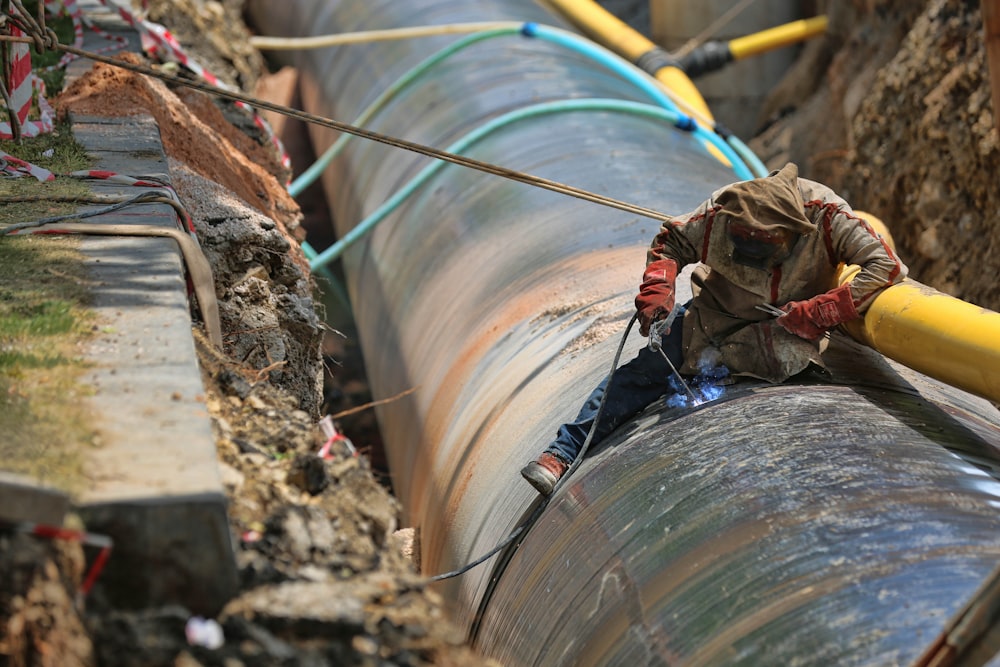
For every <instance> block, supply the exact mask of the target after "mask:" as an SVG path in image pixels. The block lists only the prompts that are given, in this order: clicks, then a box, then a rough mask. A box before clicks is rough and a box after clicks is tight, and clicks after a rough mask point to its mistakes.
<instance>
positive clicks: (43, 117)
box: [0, 23, 55, 139]
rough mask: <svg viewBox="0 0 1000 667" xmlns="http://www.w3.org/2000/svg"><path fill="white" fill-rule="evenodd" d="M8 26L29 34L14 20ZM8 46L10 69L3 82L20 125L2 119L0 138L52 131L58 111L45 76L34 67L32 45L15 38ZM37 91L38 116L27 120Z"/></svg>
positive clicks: (12, 30)
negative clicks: (49, 97) (48, 97)
mask: <svg viewBox="0 0 1000 667" xmlns="http://www.w3.org/2000/svg"><path fill="white" fill-rule="evenodd" d="M9 30H10V34H11V36H13V37H25V36H26V34H25V33H24V31H22V30H21V29H20V28H18V27H17V26H16V25H14V24H13V23H11V24H9ZM6 47H7V48H8V49H9V51H8V53H9V59H10V70H9V75H8V77H7V78H6V79H5V81H4V82H3V83H4V87H5V88H6V89H7V92H8V96H9V98H10V108H11V110H13V112H14V117H15V122H16V123H17V124H18V127H17V128H14V127H12V126H11V122H10V121H3V122H0V139H13V138H15V137H18V136H24V137H37V136H38V135H39V134H42V133H43V132H51V131H52V128H53V127H54V121H53V119H54V118H55V113H54V112H53V111H52V107H51V106H49V103H48V102H47V101H46V100H45V86H44V84H43V83H42V80H41V79H39V78H38V77H37V76H35V74H34V73H33V72H32V71H31V52H30V47H29V45H28V44H24V43H17V42H12V43H9V44H7V45H6ZM35 93H37V94H38V95H37V99H38V109H39V119H38V120H28V115H29V114H30V113H31V104H32V101H33V100H34V99H35ZM4 106H6V105H4Z"/></svg>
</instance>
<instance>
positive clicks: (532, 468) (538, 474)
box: [521, 452, 569, 496]
mask: <svg viewBox="0 0 1000 667" xmlns="http://www.w3.org/2000/svg"><path fill="white" fill-rule="evenodd" d="M568 468H569V464H568V463H566V462H565V461H563V460H562V459H561V458H559V457H558V456H556V455H554V454H549V453H548V452H542V455H541V456H539V457H538V460H537V461H532V462H531V463H529V464H528V465H526V466H524V467H523V468H521V477H523V478H525V479H526V480H528V484H531V485H532V486H533V487H535V488H536V489H537V490H538V492H539V493H540V494H542V495H543V496H547V495H549V494H550V493H552V489H553V487H555V485H556V482H558V481H559V478H560V477H562V476H563V475H564V474H566V470H567V469H568Z"/></svg>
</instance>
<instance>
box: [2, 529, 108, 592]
mask: <svg viewBox="0 0 1000 667" xmlns="http://www.w3.org/2000/svg"><path fill="white" fill-rule="evenodd" d="M7 525H9V526H11V527H12V528H13V529H14V530H16V531H18V532H20V533H28V534H29V535H35V536H37V537H42V538H45V539H49V540H65V541H67V542H79V543H81V544H85V545H87V546H92V547H97V548H98V549H100V551H98V552H97V557H96V558H95V559H94V562H93V564H92V565H91V566H90V570H88V572H87V574H86V576H84V579H83V583H82V584H80V593H81V594H82V595H86V594H87V593H89V592H90V589H91V588H93V586H94V582H95V581H97V577H98V575H100V574H101V570H103V569H104V565H105V564H106V563H107V562H108V558H110V557H111V548H112V546H114V543H113V542H112V540H111V538H110V537H108V536H107V535H97V534H95V533H86V532H84V531H82V530H71V529H69V528H62V527H59V526H48V525H45V524H41V523H33V522H31V521H23V522H21V523H16V524H7Z"/></svg>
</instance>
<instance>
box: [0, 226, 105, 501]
mask: <svg viewBox="0 0 1000 667" xmlns="http://www.w3.org/2000/svg"><path fill="white" fill-rule="evenodd" d="M77 248H78V241H77V240H75V239H73V238H71V237H30V236H28V237H23V238H21V237H0V433H3V434H4V437H2V438H0V462H2V463H0V465H2V466H3V468H4V469H5V470H7V471H10V472H16V473H21V474H26V475H30V476H32V477H35V478H37V479H39V480H40V481H42V482H44V483H45V484H48V485H51V486H54V487H57V488H60V489H63V490H65V491H67V492H70V493H74V492H77V491H79V490H80V489H81V488H82V484H83V479H84V478H83V475H82V470H81V461H82V454H83V451H84V448H85V447H87V446H89V445H90V443H92V442H93V440H94V435H95V429H94V426H93V424H92V423H91V422H90V419H89V414H88V413H89V411H88V409H87V406H86V397H87V395H88V394H89V393H90V392H89V389H88V388H87V387H85V386H83V385H82V384H81V383H80V378H81V375H82V373H83V372H84V371H85V370H86V367H87V365H86V363H85V362H84V361H83V360H82V359H81V358H80V350H79V345H80V342H81V341H82V340H84V339H86V337H87V336H89V335H91V332H92V330H93V329H94V327H95V322H94V318H93V314H92V313H91V312H90V311H89V310H88V309H87V301H88V296H89V293H88V290H87V288H86V275H85V267H84V264H83V262H82V258H81V256H80V254H79V251H78V249H77Z"/></svg>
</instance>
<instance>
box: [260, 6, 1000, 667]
mask: <svg viewBox="0 0 1000 667" xmlns="http://www.w3.org/2000/svg"><path fill="white" fill-rule="evenodd" d="M252 9H253V11H255V12H258V13H262V14H263V15H264V17H265V20H261V19H260V18H259V19H258V20H257V24H258V25H266V26H268V27H269V28H270V29H272V30H274V31H275V32H276V33H277V34H283V35H311V34H328V33H332V32H337V31H340V30H345V31H355V30H376V29H385V28H391V27H396V26H402V25H414V24H418V23H419V24H426V23H428V22H434V21H441V22H449V23H451V22H464V21H483V20H531V21H538V22H540V23H552V22H553V21H555V19H554V18H553V17H549V16H546V15H544V13H543V12H542V11H541V10H540V9H539V8H538V7H537V6H535V5H534V4H531V3H530V2H527V1H525V2H518V1H515V0H508V1H507V2H503V3H499V2H497V3H490V2H484V1H479V2H475V3H470V2H458V1H457V0H412V1H410V2H406V3H400V2H398V0H381V1H374V2H373V1H372V0H352V1H347V0H342V1H341V2H337V3H329V2H326V1H325V0H299V2H297V3H296V4H295V8H294V11H291V10H290V9H289V7H288V6H282V7H280V8H276V7H274V3H269V2H266V1H261V2H257V3H255V5H254V6H252ZM279 9H280V11H279ZM448 43H449V41H448V38H445V37H442V38H428V39H426V40H419V41H414V42H393V43H392V44H378V45H376V44H366V45H357V46H351V47H340V48H336V49H330V50H325V51H318V52H310V53H308V54H302V55H301V56H300V57H299V58H298V60H297V64H298V66H299V67H300V70H301V76H302V80H303V82H304V89H303V97H304V101H305V104H306V106H307V107H308V108H310V110H311V111H313V112H315V113H320V114H322V115H326V116H330V117H334V118H355V117H357V115H358V114H359V113H360V112H361V111H362V110H363V109H365V108H366V106H367V105H368V104H369V103H370V102H371V101H372V100H373V99H375V98H376V97H377V96H378V95H379V93H380V91H382V90H385V89H386V88H388V87H389V86H391V85H392V84H393V82H394V81H395V80H397V79H398V77H399V76H401V75H402V74H403V73H404V72H405V71H406V70H407V69H408V67H409V64H410V63H412V62H417V61H419V60H420V59H422V58H426V57H427V56H428V55H429V54H431V53H433V52H435V51H436V50H438V49H440V48H442V47H443V46H445V45H447V44H448ZM587 97H593V98H615V97H617V98H620V99H623V100H629V101H643V100H642V98H641V96H640V95H639V94H638V93H637V91H636V90H635V89H634V88H633V87H631V86H629V85H628V84H627V83H625V82H623V81H622V80H621V79H620V78H618V77H615V76H613V75H611V74H610V73H609V72H607V70H604V69H601V68H595V67H594V65H593V63H592V62H589V61H588V60H586V59H584V58H581V57H580V56H579V55H578V54H573V53H568V52H567V51H566V50H565V49H560V48H557V47H556V46H554V45H551V44H546V43H542V42H538V41H534V40H525V39H524V38H520V37H516V36H511V37H510V38H505V39H503V40H499V39H498V40H491V41H489V42H483V43H482V44H479V45H477V48H474V49H469V50H466V51H464V52H463V53H462V54H460V55H458V56H456V58H454V59H449V61H448V63H447V64H446V65H442V67H441V68H440V69H438V70H435V71H433V72H428V73H427V75H426V78H423V79H422V80H421V81H420V83H419V85H415V86H412V87H410V88H408V89H407V91H406V92H405V94H403V95H401V96H399V97H398V98H396V99H394V100H393V101H392V102H391V103H390V104H387V105H386V106H385V108H384V109H382V111H381V112H380V113H379V114H378V115H377V116H376V117H375V118H373V119H372V121H371V127H372V129H374V130H378V131H383V132H386V133H390V134H394V135H396V136H402V137H405V138H407V139H410V140H413V141H419V142H423V143H428V144H432V145H438V146H447V145H450V144H451V143H452V142H454V141H455V140H456V139H457V138H459V137H462V136H465V135H466V134H468V133H469V132H470V131H472V130H473V129H474V128H476V127H480V126H482V125H484V124H485V123H487V122H488V121H489V120H490V119H491V118H496V117H499V116H501V115H502V114H504V113H507V112H509V111H511V110H514V109H518V108H524V107H527V106H530V105H532V104H538V103H542V102H546V101H555V100H564V99H574V98H587ZM313 138H314V141H315V142H316V145H317V146H318V147H319V148H320V149H321V150H322V149H323V148H325V147H326V146H329V145H331V144H332V143H333V141H334V140H335V139H336V137H335V136H333V135H332V133H330V132H329V131H326V130H323V129H313ZM474 152H475V157H477V158H480V159H483V160H488V161H491V162H494V163H497V164H501V165H504V166H507V167H511V168H516V169H520V170H523V171H527V172H530V173H538V174H539V175H543V176H552V177H554V178H556V177H557V178H558V179H559V180H561V181H563V182H566V183H571V184H573V185H576V186H578V187H582V188H586V189H588V190H592V191H595V192H601V193H606V194H608V195H611V196H615V197H620V198H625V199H629V200H632V201H634V202H635V203H637V204H641V205H644V206H649V207H651V208H656V209H657V210H663V211H676V212H680V211H685V210H689V209H691V208H693V207H694V206H695V205H696V204H697V203H699V202H700V201H701V199H702V198H704V196H705V195H706V194H707V193H708V192H710V191H711V190H712V189H714V188H716V187H718V186H720V185H722V184H724V183H726V182H729V181H731V180H733V177H732V173H731V171H729V170H728V169H726V168H725V167H723V165H721V164H720V163H719V162H717V161H716V160H715V159H714V158H712V157H711V156H709V155H708V154H707V153H706V152H705V150H704V149H703V147H702V146H701V145H699V143H698V142H697V141H696V140H695V139H694V138H692V137H691V136H689V135H687V134H684V133H681V132H679V131H677V130H676V129H673V128H671V127H669V126H666V125H664V124H662V123H654V122H652V121H651V120H649V119H645V118H639V117H633V116H622V115H620V114H602V113H594V112H587V113H582V112H580V113H575V112H574V113H566V114H565V115H557V116H546V117H538V118H533V119H531V120H530V121H526V122H524V123H517V124H515V125H511V126H510V127H508V128H506V129H505V130H504V131H503V132H501V133H499V134H496V135H491V136H490V137H489V138H487V139H485V140H484V141H483V142H481V143H478V144H476V146H475V147H474ZM427 164H428V161H427V159H426V158H421V157H419V156H414V155H408V154H402V153H399V152H396V151H394V150H393V149H390V148H387V147H384V146H380V145H375V144H369V143H364V142H351V144H349V145H348V146H347V148H346V149H345V150H344V151H343V153H342V154H341V155H340V157H339V158H338V159H337V160H335V161H334V163H333V164H332V165H331V169H330V170H329V171H328V172H326V173H325V174H324V176H323V183H324V187H325V189H326V190H327V193H328V195H329V197H330V200H331V204H332V206H333V209H334V217H335V221H336V227H337V231H338V233H339V234H340V235H344V234H346V233H348V232H349V231H350V229H351V228H352V227H353V226H354V225H355V224H357V223H358V222H359V221H360V220H362V219H364V218H365V217H366V216H367V215H369V214H370V213H371V212H372V211H374V210H376V209H377V208H378V207H379V206H381V205H382V204H383V203H384V202H385V201H386V200H388V199H389V198H390V197H391V196H392V195H393V193H395V192H396V191H398V189H399V188H400V187H402V186H403V185H405V184H406V183H407V182H408V181H409V180H410V179H411V178H412V177H413V176H414V175H415V174H416V173H418V172H419V171H420V170H421V169H423V168H424V167H426V165H427ZM654 231H655V224H651V223H650V222H648V221H646V220H642V219H639V218H637V217H635V216H633V215H629V214H625V213H621V212H617V211H611V210H608V209H605V208H603V207H598V206H594V205H591V204H586V203H583V202H580V201H578V200H574V199H570V198H568V197H563V196H560V195H555V194H553V193H549V192H544V191H540V190H537V189H533V188H529V187H527V186H524V185H521V184H516V183H511V182H508V181H504V180H502V179H498V178H495V177H490V176H487V175H484V174H481V173H478V172H470V171H467V170H463V169H461V168H458V167H456V166H454V165H446V166H445V167H443V168H441V169H440V170H439V171H438V172H437V173H436V174H435V175H434V176H433V177H432V178H431V179H429V180H428V181H427V182H426V183H425V184H424V185H423V186H421V188H420V189H419V190H418V191H416V192H414V193H413V195H412V196H410V197H409V198H407V200H406V202H404V203H403V204H401V205H400V206H399V207H398V208H397V209H396V210H395V211H394V212H393V213H392V214H391V217H390V219H388V220H387V221H386V223H385V224H384V225H382V226H380V227H379V228H378V229H377V230H375V232H374V233H373V234H371V235H370V236H368V237H366V238H365V239H364V240H363V241H362V242H361V243H359V244H357V245H355V246H353V247H352V248H351V249H349V250H348V251H347V252H346V253H345V254H344V268H345V273H346V275H347V280H348V287H349V291H350V296H351V299H352V302H353V304H354V310H355V316H356V320H357V324H358V329H359V332H360V334H359V335H360V336H361V346H362V349H363V350H364V353H365V362H366V367H367V370H368V373H369V380H370V383H371V386H372V391H373V394H374V395H375V396H376V397H383V396H393V395H395V394H398V393H400V392H402V391H404V390H406V389H411V388H414V387H415V388H416V390H415V391H414V392H413V393H411V394H408V395H406V396H405V397H403V398H402V399H400V400H398V401H395V402H392V403H390V404H387V405H384V406H380V407H379V408H378V416H379V421H380V424H381V426H382V430H383V436H384V439H385V442H386V446H387V449H388V452H387V453H388V457H389V462H390V468H391V470H392V471H393V475H394V483H395V489H396V491H397V495H398V496H399V498H400V500H401V502H402V504H403V506H404V507H405V512H406V519H407V522H408V523H409V524H410V525H415V526H419V527H420V529H421V532H422V562H423V565H424V567H425V569H426V570H427V571H428V572H430V573H436V572H441V571H446V570H451V569H454V568H455V567H457V566H459V565H461V564H463V563H465V562H467V561H469V560H471V559H472V558H474V557H476V556H478V555H479V554H481V553H484V552H486V551H487V550H489V549H490V548H491V547H493V545H495V544H497V543H499V542H500V541H501V540H502V539H503V538H504V537H505V536H506V535H508V534H509V533H510V531H511V530H512V529H513V528H514V527H515V526H517V525H518V524H519V522H520V521H521V520H522V518H523V517H524V516H526V515H527V514H528V513H530V511H531V508H532V503H533V502H535V499H536V498H535V494H534V492H533V491H532V490H531V488H530V487H529V486H528V485H527V484H526V483H524V482H523V481H522V480H520V478H519V477H518V475H517V470H518V468H519V467H520V466H521V465H522V464H523V463H524V461H525V460H527V459H529V458H531V457H533V456H534V455H535V454H536V453H537V452H538V450H539V449H541V447H543V446H544V444H545V443H546V442H547V441H548V440H549V439H550V438H551V437H552V435H553V434H554V431H555V428H556V427H557V426H558V424H559V423H560V422H562V421H565V420H566V419H567V418H568V417H571V416H572V415H573V414H574V413H575V411H576V409H577V408H578V407H579V405H580V404H581V402H582V401H583V399H584V398H585V396H586V395H587V393H588V392H589V391H590V389H591V388H592V387H593V386H594V385H595V384H596V383H597V382H598V381H599V380H600V379H601V377H603V376H604V375H605V374H606V373H607V372H608V370H609V369H608V367H607V366H608V364H609V363H610V360H611V359H612V358H613V355H614V349H615V347H616V345H617V343H618V338H619V336H620V334H621V332H622V330H623V329H624V327H625V323H626V322H627V321H628V319H629V317H630V316H631V314H632V312H633V307H632V297H633V291H634V286H635V284H636V282H637V280H638V279H639V274H641V269H642V264H643V258H644V255H645V249H646V247H647V245H648V243H649V239H650V238H651V237H652V234H653V233H654ZM639 344H641V341H637V340H632V341H630V342H629V344H628V346H627V349H626V355H631V354H632V353H634V351H635V349H636V346H637V345H639ZM827 358H828V361H829V364H830V369H831V374H830V376H828V377H813V378H800V379H799V380H798V381H797V382H794V383H790V384H787V385H783V386H768V385H762V384H755V383H740V384H738V385H734V386H732V387H729V388H728V389H727V391H726V394H725V396H724V397H723V398H721V399H719V400H718V401H714V402H712V403H708V404H705V405H702V406H699V407H697V408H685V407H679V408H674V407H667V406H666V405H665V404H661V405H654V406H651V407H650V409H649V410H647V411H646V412H644V413H643V414H642V415H640V416H639V417H638V418H636V419H635V420H633V421H631V422H629V423H627V424H625V425H623V426H622V427H621V428H619V429H618V430H617V431H616V432H615V433H614V434H613V435H612V436H611V437H610V438H608V439H607V440H606V441H605V442H604V443H601V445H600V446H599V447H598V448H596V451H593V453H592V455H590V456H588V458H587V459H586V460H585V461H584V462H583V464H582V465H581V466H580V468H579V470H578V471H577V472H576V474H575V475H574V476H573V478H571V479H570V480H569V483H567V484H565V485H564V486H563V488H562V489H561V490H560V492H559V493H558V494H557V496H556V497H555V498H554V499H553V500H552V501H551V503H550V504H549V505H548V507H546V508H545V511H544V512H543V513H542V515H541V517H540V519H539V520H538V522H537V523H536V524H535V526H534V527H533V528H532V530H531V531H529V532H528V534H527V536H526V537H525V538H524V539H523V541H521V542H520V544H519V545H518V546H517V548H516V549H511V550H509V551H507V552H505V553H504V554H502V556H501V557H498V558H496V559H495V560H493V561H490V562H489V563H487V564H486V565H484V566H482V567H481V568H479V569H476V570H473V571H471V572H469V573H467V574H465V575H463V576H462V577H461V578H460V579H456V580H449V581H447V582H444V583H443V584H441V585H440V586H441V590H442V592H443V593H444V594H445V595H446V596H447V597H448V598H449V599H450V600H452V602H453V603H454V606H455V610H456V615H457V617H458V619H459V620H460V621H461V622H464V623H466V624H467V625H468V627H469V628H470V630H471V631H472V632H473V634H474V637H475V640H476V643H477V645H478V646H479V647H480V649H481V650H482V651H483V652H484V653H486V654H487V655H490V656H494V657H496V658H498V659H499V660H500V661H501V662H502V663H503V664H505V665H508V666H514V665H522V664H525V665H527V664H580V665H587V664H602V665H607V664H621V665H634V664H637V663H638V664H643V663H646V664H679V663H682V664H694V665H697V664H713V665H716V664H747V665H751V664H755V665H759V664H788V663H794V664H817V665H828V664H840V663H850V664H872V665H875V664H887V663H890V664H891V663H897V664H905V663H906V662H908V661H910V660H912V659H913V658H915V657H916V656H917V655H919V654H920V652H921V650H922V648H923V646H922V644H921V641H922V640H923V639H926V640H927V641H930V640H931V639H932V638H933V637H935V636H937V634H938V632H939V631H940V630H941V628H942V627H943V626H944V624H945V623H946V621H947V619H948V618H949V617H950V616H951V615H952V614H953V613H954V612H955V611H956V610H957V609H959V608H960V607H961V606H962V604H963V602H964V601H965V600H966V599H967V598H968V597H969V596H971V595H972V594H973V592H974V591H975V589H976V588H977V586H978V585H979V583H980V582H981V581H982V580H983V579H984V578H986V577H987V576H988V575H989V574H990V572H991V571H992V569H993V565H994V563H995V562H996V561H997V558H998V557H1000V530H998V528H1000V518H998V516H997V512H996V510H997V507H998V505H1000V483H998V482H997V481H996V480H995V476H996V470H995V466H996V461H997V448H998V447H1000V415H998V413H997V410H996V409H995V408H994V407H993V406H990V405H989V404H988V403H986V402H985V401H983V400H981V399H977V398H975V397H973V396H970V395H968V394H965V393H963V392H960V391H958V390H956V389H954V388H952V387H950V386H947V385H943V384H941V383H939V382H936V381H933V380H930V379H929V378H927V377H926V376H923V375H920V374H918V373H915V372H913V371H911V370H909V369H907V368H905V367H903V366H900V365H898V364H895V363H893V362H890V361H888V360H886V359H885V358H884V357H882V356H881V355H879V354H877V353H875V352H874V351H872V350H871V349H869V348H866V347H863V346H861V345H859V344H857V343H854V342H852V341H851V340H850V339H847V338H844V337H842V336H839V335H838V336H835V338H834V343H833V344H832V345H831V349H830V350H829V353H828V355H827Z"/></svg>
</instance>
